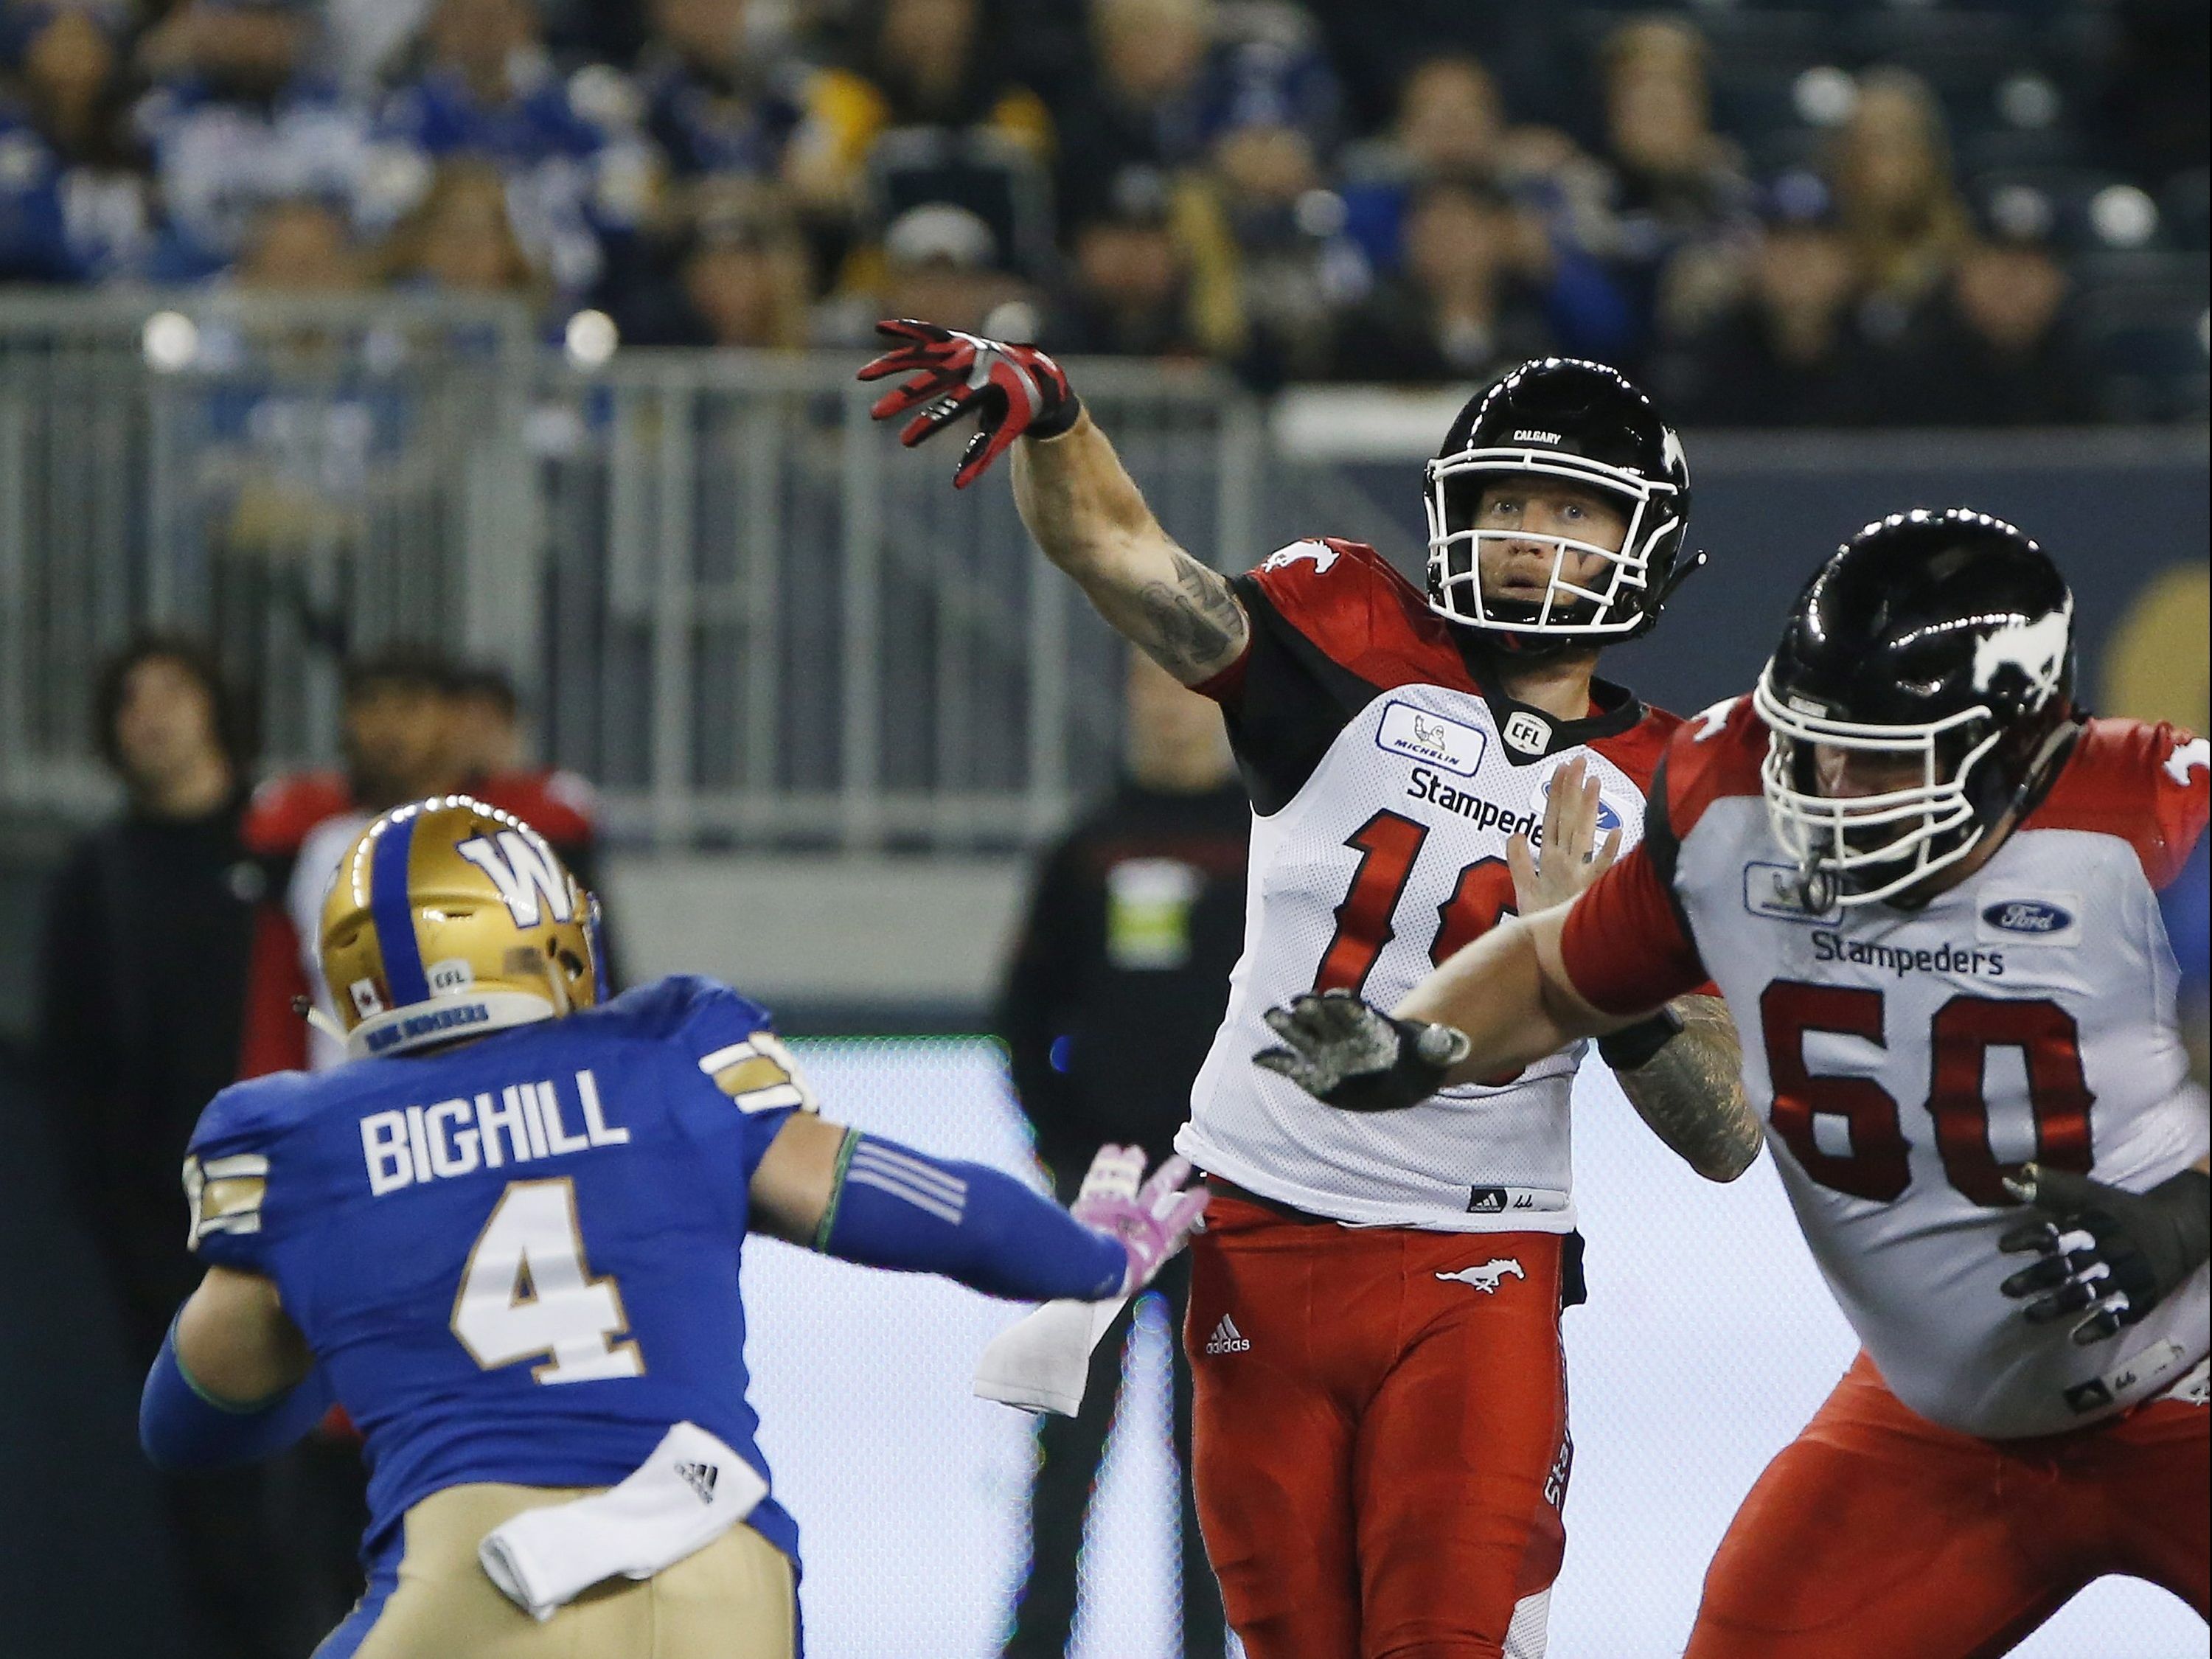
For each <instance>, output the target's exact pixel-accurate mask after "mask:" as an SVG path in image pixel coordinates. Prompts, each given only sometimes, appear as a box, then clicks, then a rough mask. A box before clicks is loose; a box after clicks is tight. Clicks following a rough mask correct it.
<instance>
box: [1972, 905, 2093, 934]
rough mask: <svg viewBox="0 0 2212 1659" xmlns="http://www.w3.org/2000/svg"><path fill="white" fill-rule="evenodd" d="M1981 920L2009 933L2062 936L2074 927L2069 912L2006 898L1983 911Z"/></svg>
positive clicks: (2054, 906)
mask: <svg viewBox="0 0 2212 1659" xmlns="http://www.w3.org/2000/svg"><path fill="white" fill-rule="evenodd" d="M1982 920H1983V921H1985V922H1987V923H1989V925H1990V927H1995V928H1997V929H1999V930H2000V931H2002V932H2004V933H2064V932H2065V931H2066V930H2067V929H2068V928H2069V927H2072V926H2073V925H2074V917H2073V915H2072V914H2071V913H2070V912H2069V911H2066V910H2062V909H2060V908H2058V906H2057V905H2055V904H2045V902H2043V901H2042V900H2040V899H2007V900H2005V901H2004V902H2002V903H2001V904H1992V905H1990V907H1989V908H1987V909H1986V910H1984V911H1983V912H1982Z"/></svg>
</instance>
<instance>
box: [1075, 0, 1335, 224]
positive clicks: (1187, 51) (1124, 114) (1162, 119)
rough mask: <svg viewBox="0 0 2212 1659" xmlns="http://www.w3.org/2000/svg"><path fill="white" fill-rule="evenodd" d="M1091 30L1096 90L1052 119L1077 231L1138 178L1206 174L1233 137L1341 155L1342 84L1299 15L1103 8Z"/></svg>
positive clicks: (1124, 5)
mask: <svg viewBox="0 0 2212 1659" xmlns="http://www.w3.org/2000/svg"><path fill="white" fill-rule="evenodd" d="M1232 19H1233V20H1234V21H1235V22H1236V23H1237V26H1238V27H1237V28H1236V29H1234V30H1231V28H1230V27H1229V24H1230V21H1231V20H1232ZM1091 29H1092V40H1093V46H1094V51H1095V52H1096V55H1097V80H1096V82H1095V84H1094V85H1093V87H1092V88H1091V89H1090V90H1089V92H1088V93H1087V94H1085V95H1080V96H1078V97H1075V98H1073V99H1072V100H1070V101H1069V106H1068V107H1067V108H1066V111H1064V112H1062V111H1060V110H1055V111H1054V115H1055V116H1056V117H1057V118H1059V119H1060V155H1059V161H1060V167H1059V181H1060V199H1061V202H1062V203H1063V204H1064V206H1065V208H1066V212H1067V215H1068V216H1069V219H1070V221H1071V222H1089V221H1091V220H1092V219H1095V218H1097V217H1099V216H1102V215H1104V214H1107V213H1109V212H1110V211H1111V210H1112V206H1113V197H1114V193H1115V190H1116V189H1117V188H1118V185H1117V183H1116V181H1117V180H1118V179H1120V178H1121V177H1122V175H1123V174H1124V173H1125V172H1126V171H1127V169H1129V168H1131V167H1146V168H1150V169H1152V171H1153V172H1155V173H1160V174H1162V175H1164V176H1165V177H1167V178H1169V179H1170V180H1171V181H1172V180H1173V179H1175V177H1176V174H1177V173H1180V172H1182V171H1183V170H1186V169H1192V168H1197V167H1203V166H1204V165H1205V164H1206V160H1207V155H1208V151H1209V149H1210V148H1211V147H1212V144H1213V143H1214V141H1215V140H1216V139H1218V137H1220V136H1221V135H1222V134H1223V133H1224V132H1225V131H1227V130H1228V129H1230V128H1231V127H1236V126H1257V127H1282V128H1288V129H1291V130H1292V131H1296V132H1298V133H1300V134H1303V135H1304V139H1305V143H1306V144H1307V146H1308V147H1309V148H1310V149H1312V150H1313V151H1314V152H1315V153H1316V154H1319V155H1327V154H1328V153H1329V152H1331V151H1332V150H1333V149H1334V146H1335V143H1336V140H1337V137H1338V126H1339V121H1340V94H1339V92H1338V88H1337V84H1336V76H1335V75H1334V72H1333V71H1332V70H1330V68H1329V66H1328V62H1327V60H1326V59H1325V58H1322V56H1321V54H1320V53H1319V52H1317V51H1316V49H1315V42H1314V40H1313V39H1312V32H1311V30H1310V27H1309V26H1308V25H1307V23H1306V21H1305V19H1304V16H1303V15H1302V14H1301V13H1299V12H1298V11H1297V9H1296V8H1293V7H1285V6H1280V5H1273V6H1268V5H1261V6H1244V7H1240V8H1237V9H1233V10H1232V9H1229V8H1217V7H1216V6H1215V5H1214V4H1213V3H1212V0H1095V3H1094V4H1093V6H1092V8H1091Z"/></svg>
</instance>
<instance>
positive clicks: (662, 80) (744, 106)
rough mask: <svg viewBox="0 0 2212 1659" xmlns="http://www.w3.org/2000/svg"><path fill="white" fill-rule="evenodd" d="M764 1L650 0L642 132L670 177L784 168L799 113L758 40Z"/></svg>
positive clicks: (773, 172)
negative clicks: (651, 3) (650, 22)
mask: <svg viewBox="0 0 2212 1659" xmlns="http://www.w3.org/2000/svg"><path fill="white" fill-rule="evenodd" d="M765 10H767V8H764V7H759V6H756V5H755V4H753V3H752V0H653V8H652V14H653V34H652V37H651V39H650V40H648V42H647V46H646V49H645V52H644V53H643V55H642V56H641V58H640V59H639V63H638V85H639V89H640V92H641V94H642V96H643V99H644V102H645V130H646V132H647V136H648V137H651V138H652V140H653V143H655V144H656V145H657V146H658V147H659V153H660V156H661V159H662V162H663V164H664V165H665V167H666V168H667V170H668V172H669V173H671V174H672V175H673V176H674V177H676V178H678V179H686V178H691V177H694V176H696V175H697V174H700V173H738V174H741V175H744V176H746V177H749V178H757V179H775V178H779V177H781V173H782V167H783V154H784V149H785V147H786V146H787V144H788V143H789V142H790V139H791V135H792V133H793V131H794V130H795V129H796V128H797V126H798V125H799V113H800V112H799V106H798V103H797V101H796V100H795V97H794V95H793V90H792V88H789V87H787V85H785V84H784V81H785V77H784V76H783V75H782V74H781V72H780V69H779V65H778V64H776V62H775V60H774V59H773V58H769V57H767V56H765V55H763V53H762V52H761V51H760V50H759V48H758V45H757V37H758V36H759V34H760V33H763V32H764V31H763V27H762V25H761V23H760V14H761V13H762V12H763V11H765Z"/></svg>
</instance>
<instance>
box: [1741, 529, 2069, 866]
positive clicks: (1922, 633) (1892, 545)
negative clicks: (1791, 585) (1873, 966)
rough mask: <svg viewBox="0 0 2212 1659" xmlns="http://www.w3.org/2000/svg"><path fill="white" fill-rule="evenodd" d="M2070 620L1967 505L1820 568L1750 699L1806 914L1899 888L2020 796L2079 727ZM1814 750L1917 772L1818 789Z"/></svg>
mask: <svg viewBox="0 0 2212 1659" xmlns="http://www.w3.org/2000/svg"><path fill="white" fill-rule="evenodd" d="M2073 624H2074V596H2073V594H2072V593H2071V592H2069V591H2068V589H2067V586H2066V580H2065V578H2064V577H2063V576H2061V575H2060V574H2058V567H2057V566H2056V565H2055V564H2053V563H2052V562H2051V559H2050V556H2048V555H2047V554H2045V552H2044V550H2042V549H2041V548H2039V547H2038V546H2037V545H2036V544H2034V543H2033V541H2030V540H2029V539H2028V538H2027V536H2025V535H2023V534H2022V533H2021V532H2020V531H2018V530H2015V528H2014V527H2013V526H2010V525H2008V524H2007V523H2005V521H2004V520H2002V519H1993V518H1991V517H1990V515H1989V514H1987V513H1974V512H1970V511H1968V510H1967V509H1966V508H1964V507H1952V508H1950V509H1948V510H1947V511H1945V512H1942V513H1929V512H1927V511H1925V510H1915V511H1913V512H1911V513H1893V514H1892V515H1891V516H1890V517H1888V518H1887V519H1883V520H1881V521H1880V522H1878V523H1875V524H1870V525H1869V526H1866V528H1864V529H1863V530H1862V531H1860V532H1859V533H1858V534H1857V535H1856V536H1854V537H1852V538H1851V539H1850V541H1848V542H1846V543H1844V545H1843V546H1842V547H1841V548H1839V549H1838V550H1837V551H1836V553H1835V554H1834V556H1832V557H1831V558H1830V559H1829V560H1828V562H1826V564H1824V565H1822V566H1821V567H1820V570H1819V572H1818V573H1817V574H1815V575H1814V578H1813V580H1811V581H1810V582H1809V583H1808V584H1807V586H1806V588H1805V591H1804V592H1803V593H1802V595H1800V597H1799V599H1798V601H1797V608H1796V611H1794V612H1792V613H1791V615H1790V624H1789V626H1788V627H1787V628H1786V629H1784V631H1783V635H1782V643H1781V645H1780V647H1778V649H1777V650H1776V651H1775V653H1774V656H1773V658H1772V659H1771V660H1770V661H1769V662H1768V663H1767V665H1766V670H1765V672H1764V673H1763V674H1762V675H1760V677H1759V686H1758V689H1757V690H1754V691H1753V694H1752V701H1753V706H1754V707H1755V708H1757V709H1758V711H1759V718H1760V719H1761V720H1764V721H1765V723H1766V726H1767V732H1768V738H1767V750H1766V763H1765V768H1764V771H1763V775H1762V781H1763V784H1764V787H1765V796H1766V810H1767V817H1768V820H1769V822H1770V823H1771V824H1772V825H1773V829H1774V834H1775V836H1776V838H1777V839H1778V840H1779V841H1780V842H1781V843H1782V845H1783V846H1784V848H1786V849H1787V850H1788V851H1789V853H1790V856H1791V857H1792V858H1794V859H1795V860H1796V861H1797V865H1798V868H1799V871H1800V872H1801V873H1802V877H1803V879H1804V882H1805V886H1806V891H1807V896H1808V899H1810V900H1815V901H1817V908H1821V909H1825V908H1827V907H1828V906H1829V905H1830V904H1843V905H1847V906H1848V905H1857V904H1871V903H1873V902H1875V901H1877V900H1880V899H1886V898H1891V897H1893V896H1896V895H1898V894H1899V893H1902V892H1904V891H1905V890H1906V889H1908V888H1911V887H1912V886H1914V885H1916V884H1918V883H1919V882H1921V881H1922V880H1923V879H1924V878H1926V877H1928V876H1929V875H1930V874H1932V873H1933V872H1936V871H1938V870H1941V869H1942V868H1944V867H1945V866H1948V865H1951V864H1955V863H1956V862H1957V861H1958V860H1960V859H1962V858H1964V857H1966V854H1968V853H1970V852H1972V850H1973V848H1974V846H1975V844H1976V843H1977V842H1979V841H1980V840H1981V838H1982V837H1983V836H1984V835H1986V834H1987V833H1988V832H1989V830H1990V827H1991V826H1992V825H1993V824H1995V823H1996V822H1997V821H1998V820H1999V819H2000V818H2002V817H2004V816H2005V814H2006V813H2007V812H2008V811H2010V810H2012V808H2013V807H2015V805H2020V804H2021V803H2023V802H2024V801H2025V800H2026V799H2027V798H2028V797H2029V796H2030V795H2031V794H2032V793H2033V791H2034V790H2035V789H2036V788H2037V787H2039V785H2040V784H2041V782H2042V781H2043V780H2044V779H2045V776H2047V775H2048V774H2049V771H2050V769H2051V763H2052V762H2053V760H2054V759H2055V758H2056V757H2057V756H2058V755H2059V753H2060V752H2061V750H2063V747H2064V739H2065V738H2066V737H2067V736H2068V735H2069V733H2070V732H2072V730H2073V729H2074V726H2075V719H2076V717H2075V709H2074V628H2073ZM1823 749H1826V750H1859V751H1870V752H1872V753H1875V754H1881V755H1889V756H1893V757H1901V758H1910V759H1911V760H1914V761H1917V763H1918V776H1917V780H1916V781H1913V782H1911V784H1909V785H1906V786H1905V787H1897V788H1892V789H1887V790H1886V791H1884V792H1883V793H1877V794H1865V795H1856V796H1841V795H1831V794H1828V793H1823V791H1822V789H1821V787H1820V777H1819V766H1818V751H1820V750H1823Z"/></svg>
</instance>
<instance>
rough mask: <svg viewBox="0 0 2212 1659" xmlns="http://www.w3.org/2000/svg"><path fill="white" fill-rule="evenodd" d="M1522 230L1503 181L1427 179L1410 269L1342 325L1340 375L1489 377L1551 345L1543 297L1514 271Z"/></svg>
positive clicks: (1415, 207) (1413, 379) (1412, 228)
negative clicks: (1429, 181) (1499, 183)
mask: <svg viewBox="0 0 2212 1659" xmlns="http://www.w3.org/2000/svg"><path fill="white" fill-rule="evenodd" d="M1516 234H1517V233H1516V224H1515V215H1514V210H1513V206H1512V204H1511V203H1510V202H1509V201H1507V200H1506V198H1505V197H1504V192H1502V191H1499V190H1498V188H1497V187H1496V186H1495V185H1485V184H1480V183H1475V182H1472V181H1467V182H1437V183H1434V184H1430V185H1425V186H1423V187H1422V188H1421V189H1420V190H1419V191H1417V192H1416V193H1415V195H1414V197H1413V204H1412V206H1411V209H1410V210H1409V212H1408V214H1407V222H1406V231H1405V237H1406V249H1405V261H1404V264H1403V268H1402V269H1401V270H1399V271H1398V272H1397V273H1395V275H1393V276H1389V277H1387V278H1385V279H1384V280H1383V283H1380V284H1379V285H1378V286H1377V288H1376V291H1375V292H1374V294H1373V295H1370V297H1369V299H1368V300H1367V301H1365V303H1364V304H1363V305H1361V306H1359V307H1357V308H1356V309H1354V310H1352V311H1350V312H1348V313H1346V314H1345V316H1344V318H1343V319H1342V320H1341V321H1340V323H1339V324H1338V325H1337V331H1336V343H1335V355H1334V364H1333V368H1334V374H1335V375H1336V376H1337V378H1339V379H1341V380H1385V381H1394V382H1402V383H1407V384H1426V383H1435V382H1440V381H1458V380H1477V381H1479V380H1488V379H1491V378H1492V377H1493V376H1494V375H1496V374H1499V373H1501V372H1502V371H1503V370H1504V369H1506V368H1510V367H1511V366H1512V365H1514V364H1515V363H1517V362H1523V361H1524V360H1526V359H1528V358H1530V357H1541V356H1544V355H1545V354H1546V353H1547V352H1548V351H1549V350H1551V349H1552V340H1551V333H1550V330H1549V329H1548V328H1547V325H1546V324H1545V321H1544V311H1543V304H1542V297H1541V295H1540V294H1539V293H1537V292H1536V291H1534V289H1531V288H1530V287H1529V286H1528V284H1527V283H1524V282H1523V281H1522V279H1521V278H1520V277H1519V276H1517V275H1516V273H1515V271H1514V269H1513V260H1514V240H1515V237H1516Z"/></svg>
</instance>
